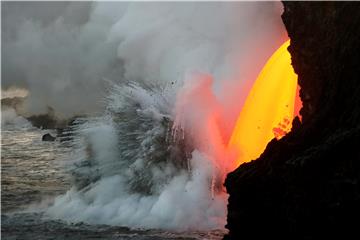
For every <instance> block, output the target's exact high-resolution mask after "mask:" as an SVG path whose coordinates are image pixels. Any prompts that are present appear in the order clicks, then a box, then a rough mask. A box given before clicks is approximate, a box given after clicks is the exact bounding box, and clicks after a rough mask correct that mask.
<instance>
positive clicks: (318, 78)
mask: <svg viewBox="0 0 360 240" xmlns="http://www.w3.org/2000/svg"><path fill="white" fill-rule="evenodd" d="M283 4H284V13H283V15H282V18H283V22H284V24H285V26H286V28H287V31H288V34H289V37H290V39H291V45H290V47H289V51H290V53H291V56H292V64H293V66H294V69H295V72H296V73H297V74H298V76H299V85H300V86H301V92H300V96H301V99H302V101H303V108H302V110H301V115H302V123H301V124H300V122H299V119H295V120H294V122H293V129H292V131H291V132H290V133H289V134H288V135H287V136H285V137H283V138H282V139H281V140H278V141H277V140H275V139H274V140H272V141H271V142H270V143H269V144H268V146H267V148H266V150H265V152H264V153H263V154H262V155H261V156H260V157H259V158H258V159H257V160H256V161H252V162H250V163H246V164H243V165H241V166H240V167H239V168H238V169H236V170H235V171H234V172H232V173H230V174H229V175H228V176H227V179H226V182H225V186H226V188H227V191H228V193H229V195H230V197H229V204H228V223H227V226H226V227H227V228H228V229H229V234H228V235H227V236H226V237H225V239H257V238H258V237H266V238H270V239H271V238H273V237H275V238H276V239H324V238H325V237H335V236H337V237H338V239H348V238H347V237H348V236H353V237H352V239H358V238H359V237H360V232H359V231H358V225H359V223H358V220H357V219H358V218H359V216H360V210H359V208H360V182H359V181H360V3H358V2H317V3H315V2H284V3H283Z"/></svg>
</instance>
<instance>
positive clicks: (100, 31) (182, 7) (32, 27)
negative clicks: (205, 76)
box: [2, 2, 285, 117]
mask: <svg viewBox="0 0 360 240" xmlns="http://www.w3.org/2000/svg"><path fill="white" fill-rule="evenodd" d="M2 5H3V6H2V19H3V21H2V47H3V49H2V54H3V58H2V59H3V61H2V69H3V71H2V89H7V88H9V87H11V86H16V87H23V88H27V89H28V90H29V92H30V94H29V97H28V99H27V111H28V112H29V113H43V112H46V110H47V106H51V107H53V108H54V109H55V111H56V112H57V113H58V114H59V115H60V116H65V117H69V116H71V115H74V114H78V113H91V112H94V111H99V110H101V109H102V107H103V105H104V102H103V101H102V98H103V96H104V95H105V93H106V91H105V88H106V86H107V83H106V81H104V80H105V79H108V80H110V81H113V82H124V81H148V82H166V83H167V84H170V83H171V82H175V83H177V84H178V86H180V85H181V84H182V81H183V79H187V76H186V75H187V74H190V73H191V72H192V71H199V72H205V73H209V74H212V75H213V76H214V79H215V88H221V87H222V86H224V85H225V82H227V85H231V84H232V83H231V81H225V80H229V79H230V80H236V81H239V79H253V78H254V74H256V73H257V72H258V70H259V69H260V67H261V66H262V65H263V63H264V61H265V59H266V57H268V56H269V55H270V54H271V52H272V51H273V50H274V49H275V48H276V47H277V46H278V45H279V44H280V42H281V41H282V39H281V38H283V37H284V36H285V33H284V30H283V27H282V23H281V22H280V18H279V14H280V12H281V7H280V4H278V3H261V4H260V3H126V2H117V3H101V2H100V3H99V2H98V3H90V2H55V3H54V2H41V3H32V2H21V3H16V2H5V3H3V4H2ZM279 36H281V37H279ZM239 76H240V77H239ZM220 84H221V86H220ZM233 85H234V84H233ZM235 85H236V86H239V84H235ZM238 88H239V87H238ZM229 89H234V86H232V87H229ZM237 90H238V89H237ZM220 92H223V91H217V93H220ZM235 92H238V91H234V94H235ZM227 96H229V94H226V96H220V97H221V98H223V99H224V100H225V98H226V97H227Z"/></svg>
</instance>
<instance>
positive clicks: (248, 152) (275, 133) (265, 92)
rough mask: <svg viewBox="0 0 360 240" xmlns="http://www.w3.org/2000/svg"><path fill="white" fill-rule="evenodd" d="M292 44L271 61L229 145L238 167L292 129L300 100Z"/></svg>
mask: <svg viewBox="0 0 360 240" xmlns="http://www.w3.org/2000/svg"><path fill="white" fill-rule="evenodd" d="M289 44H290V40H288V41H286V42H285V43H284V44H283V45H282V46H281V47H280V48H279V49H278V50H277V51H276V52H275V53H274V54H273V55H272V56H271V57H270V59H269V60H268V61H267V63H266V64H265V66H264V68H263V69H262V71H261V72H260V74H259V76H258V77H257V79H256V81H255V83H254V85H253V86H252V89H251V91H250V92H249V94H248V96H247V98H246V101H245V104H244V106H243V108H242V110H241V112H240V115H239V117H238V119H237V121H236V124H235V128H234V131H233V133H232V136H231V138H230V141H229V144H228V149H229V151H230V152H235V153H236V156H237V157H236V164H235V165H236V166H239V165H240V164H241V163H244V162H248V161H251V160H254V159H256V158H258V157H259V156H260V154H261V153H262V152H263V151H264V149H265V147H266V145H267V143H268V142H269V141H270V140H271V139H273V138H274V137H276V138H277V139H279V138H281V137H282V136H284V135H285V134H286V133H287V132H289V131H290V129H291V121H292V119H293V117H294V115H297V111H298V110H299V108H298V106H295V102H299V101H298V100H297V101H296V100H295V99H296V98H299V97H298V94H297V75H296V74H295V72H294V69H293V67H292V65H291V56H290V53H289V52H288V51H287V47H288V46H289ZM300 102H301V101H300Z"/></svg>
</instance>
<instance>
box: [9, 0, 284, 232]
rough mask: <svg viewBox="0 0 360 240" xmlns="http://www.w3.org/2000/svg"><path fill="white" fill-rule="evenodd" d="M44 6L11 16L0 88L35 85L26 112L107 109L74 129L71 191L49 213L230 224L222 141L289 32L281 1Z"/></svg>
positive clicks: (130, 221)
mask: <svg viewBox="0 0 360 240" xmlns="http://www.w3.org/2000/svg"><path fill="white" fill-rule="evenodd" d="M50 5H51V4H50ZM12 7H13V8H14V9H17V7H19V6H16V5H14V6H12ZM9 8H11V7H10V4H9ZM29 8H31V9H33V10H34V9H36V7H35V8H32V7H29ZM48 8H49V9H59V11H57V16H56V17H55V16H52V15H51V16H42V12H43V11H40V12H38V11H36V10H34V11H35V13H36V14H35V13H34V14H31V16H29V17H26V18H25V19H20V20H18V19H11V17H9V19H10V20H7V21H8V23H6V24H8V25H7V26H9V28H11V31H10V33H7V35H6V36H8V37H9V39H6V41H5V44H4V45H5V48H4V55H5V56H7V58H6V60H5V63H4V64H6V66H7V67H6V71H5V72H4V74H3V77H2V79H3V84H2V88H7V87H10V86H18V87H24V88H26V89H28V91H29V96H28V98H27V100H26V108H27V111H28V112H29V113H40V112H44V111H46V107H47V106H51V107H53V108H54V109H55V112H56V113H57V114H58V115H59V116H66V117H68V116H71V115H74V114H79V113H93V112H99V111H101V112H102V113H101V114H98V116H97V117H91V118H90V117H89V118H87V119H86V120H85V122H83V123H81V124H79V125H77V126H76V127H74V128H73V129H72V131H73V133H74V134H75V137H74V139H73V140H72V144H73V147H74V155H73V156H72V159H71V163H72V165H71V166H70V168H71V173H72V175H73V184H72V188H71V189H70V190H69V191H68V192H67V193H66V194H64V195H61V196H59V197H57V198H56V199H55V202H54V204H53V205H52V206H51V207H50V208H49V209H47V211H46V214H47V216H49V217H51V218H60V219H64V220H67V221H74V222H78V221H85V222H88V223H92V224H95V223H96V224H97V223H101V224H103V223H104V224H110V225H122V226H129V227H141V228H162V229H174V230H191V229H204V230H207V229H221V228H223V227H224V225H225V222H226V205H227V194H226V193H225V192H224V189H223V187H222V183H223V180H224V177H225V176H226V173H227V172H229V171H230V170H232V169H233V168H234V166H233V165H232V164H231V159H228V157H227V156H225V155H224V154H223V153H224V149H225V146H226V144H227V140H228V138H229V136H230V134H231V131H232V127H233V125H234V123H235V120H236V117H237V116H238V113H239V111H240V109H241V106H242V103H243V101H244V99H245V97H246V96H243V95H244V94H242V93H244V92H245V91H244V89H246V87H247V86H248V84H249V82H250V83H251V81H254V80H255V78H256V76H257V74H258V73H259V72H260V69H261V67H262V66H263V64H264V63H265V62H266V59H267V58H268V57H269V56H270V55H271V54H272V53H273V51H274V50H275V49H276V48H277V47H278V46H279V45H280V43H282V42H283V40H284V39H285V37H286V34H285V30H284V28H283V25H282V23H281V19H280V14H281V12H282V9H281V7H280V3H276V2H268V3H251V2H249V3H247V2H233V3H139V2H135V3H99V2H98V3H76V4H75V3H67V4H65V3H64V4H60V3H59V5H57V6H55V7H54V6H49V7H48ZM44 12H47V11H44ZM27 13H28V12H27ZM35 15H36V16H37V17H36V18H35V17H34V16H35ZM75 16H77V17H75ZM15 22H16V26H13V27H11V26H12V24H15ZM4 69H5V68H4Z"/></svg>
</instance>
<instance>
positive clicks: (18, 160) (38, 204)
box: [1, 123, 225, 239]
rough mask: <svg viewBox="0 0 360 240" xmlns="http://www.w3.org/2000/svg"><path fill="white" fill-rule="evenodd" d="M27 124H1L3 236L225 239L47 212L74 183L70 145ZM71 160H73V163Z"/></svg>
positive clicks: (215, 233) (212, 233)
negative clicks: (46, 137) (48, 138)
mask: <svg viewBox="0 0 360 240" xmlns="http://www.w3.org/2000/svg"><path fill="white" fill-rule="evenodd" d="M48 132H50V133H51V134H53V135H56V133H55V132H53V131H48V130H40V129H37V128H34V127H31V126H30V125H29V124H27V123H26V124H20V126H19V123H16V124H6V125H3V126H2V129H1V173H2V175H1V184H2V187H1V188H2V189H1V190H2V191H1V210H2V213H1V234H2V239H221V238H222V237H223V235H224V234H225V230H208V231H168V230H166V231H165V230H160V229H144V228H129V227H124V226H121V225H114V224H112V225H104V224H86V223H84V222H81V221H80V222H79V221H77V222H70V221H66V220H60V219H56V218H49V217H48V216H47V214H46V210H47V208H48V206H51V204H52V203H53V201H54V198H55V197H56V196H58V195H60V194H64V193H65V192H66V191H67V190H69V189H70V187H71V185H72V184H73V183H72V178H71V174H70V172H69V169H68V166H69V161H71V154H72V152H73V150H74V149H72V146H70V145H65V144H63V143H61V142H60V141H55V142H43V141H42V140H41V137H42V135H43V134H45V133H48ZM70 165H71V164H70Z"/></svg>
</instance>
